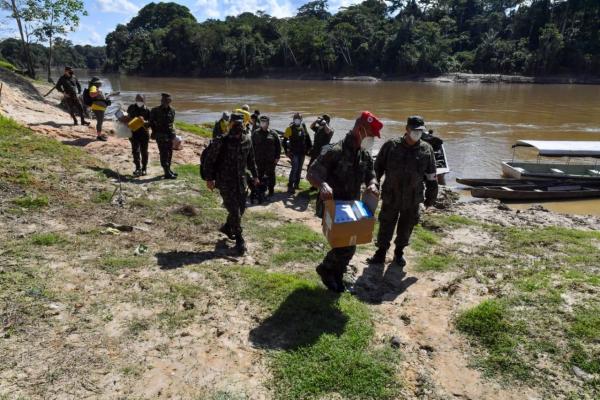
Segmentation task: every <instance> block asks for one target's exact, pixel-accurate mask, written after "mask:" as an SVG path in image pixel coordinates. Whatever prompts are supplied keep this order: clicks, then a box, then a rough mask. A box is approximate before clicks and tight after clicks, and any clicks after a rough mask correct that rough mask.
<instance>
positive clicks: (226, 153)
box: [204, 134, 258, 193]
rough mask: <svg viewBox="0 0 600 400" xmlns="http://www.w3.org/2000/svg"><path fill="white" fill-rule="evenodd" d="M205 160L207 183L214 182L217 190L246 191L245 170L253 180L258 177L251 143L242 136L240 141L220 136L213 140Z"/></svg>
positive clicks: (246, 136)
mask: <svg viewBox="0 0 600 400" xmlns="http://www.w3.org/2000/svg"><path fill="white" fill-rule="evenodd" d="M209 150H210V152H209V153H208V154H207V155H206V159H205V161H204V162H205V164H204V168H205V171H206V172H205V174H206V180H207V181H213V180H214V181H216V182H215V183H216V186H217V188H218V189H219V190H228V191H236V190H240V193H241V192H242V191H244V192H245V190H246V168H247V169H248V170H249V171H250V173H251V174H252V177H253V178H256V177H257V176H258V173H257V172H256V163H255V161H254V150H253V148H252V141H251V140H250V138H249V137H248V135H245V134H242V137H241V138H240V139H236V138H233V137H230V136H229V135H225V136H221V137H218V138H216V139H214V140H213V146H211V147H210V149H209Z"/></svg>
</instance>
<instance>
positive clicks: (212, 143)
mask: <svg viewBox="0 0 600 400" xmlns="http://www.w3.org/2000/svg"><path fill="white" fill-rule="evenodd" d="M217 140H219V139H217ZM217 140H211V141H210V142H208V146H206V148H205V149H204V150H202V153H201V154H200V178H201V179H202V180H203V181H205V180H207V179H206V170H205V169H204V168H203V167H202V166H203V165H204V163H205V162H206V157H207V156H208V154H209V153H210V152H211V151H215V146H216V145H217V144H216V142H217Z"/></svg>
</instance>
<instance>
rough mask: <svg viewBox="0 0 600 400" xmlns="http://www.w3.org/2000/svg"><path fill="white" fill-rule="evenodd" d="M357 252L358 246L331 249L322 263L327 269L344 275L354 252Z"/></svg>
mask: <svg viewBox="0 0 600 400" xmlns="http://www.w3.org/2000/svg"><path fill="white" fill-rule="evenodd" d="M355 252H356V246H347V247H338V248H336V249H331V250H329V252H328V253H327V255H326V256H325V258H324V259H323V262H322V263H321V264H322V265H323V267H324V269H325V270H327V271H331V272H333V273H335V274H336V275H339V276H341V275H343V274H344V272H346V269H347V267H348V264H349V263H350V260H352V257H354V253H355Z"/></svg>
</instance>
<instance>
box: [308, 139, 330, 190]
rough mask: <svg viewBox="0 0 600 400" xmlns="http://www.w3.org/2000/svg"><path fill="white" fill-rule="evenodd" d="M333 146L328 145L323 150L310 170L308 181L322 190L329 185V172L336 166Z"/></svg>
mask: <svg viewBox="0 0 600 400" xmlns="http://www.w3.org/2000/svg"><path fill="white" fill-rule="evenodd" d="M332 148H333V146H331V145H327V146H324V147H323V150H321V154H320V155H319V157H317V159H316V160H315V162H314V163H312V165H311V166H310V168H309V169H308V172H307V173H306V179H307V180H308V182H309V183H310V184H311V185H312V186H313V187H315V188H317V189H321V188H322V187H323V184H326V183H327V171H331V170H332V169H333V167H334V166H335V165H334V164H335V163H334V154H333V153H334V151H333V150H332Z"/></svg>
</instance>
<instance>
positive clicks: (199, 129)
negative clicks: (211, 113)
mask: <svg viewBox="0 0 600 400" xmlns="http://www.w3.org/2000/svg"><path fill="white" fill-rule="evenodd" d="M175 127H176V128H177V129H181V130H182V131H185V132H189V133H193V134H194V135H198V136H200V137H204V138H212V129H210V128H208V127H206V126H202V125H196V124H190V123H188V122H183V121H175Z"/></svg>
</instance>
